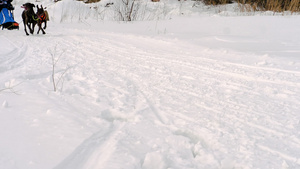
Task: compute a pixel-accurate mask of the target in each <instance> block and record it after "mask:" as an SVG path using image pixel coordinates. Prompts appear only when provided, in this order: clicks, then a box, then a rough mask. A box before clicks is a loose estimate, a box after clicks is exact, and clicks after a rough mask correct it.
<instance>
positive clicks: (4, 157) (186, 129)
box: [0, 1, 300, 169]
mask: <svg viewBox="0 0 300 169" xmlns="http://www.w3.org/2000/svg"><path fill="white" fill-rule="evenodd" d="M47 2H48V1H47ZM15 3H17V5H20V4H21V1H19V2H15ZM48 4H51V3H50V1H49V2H48ZM58 7H59V6H57V7H56V8H58ZM193 10H194V9H193ZM52 11H59V10H54V9H53V8H51V6H50V7H49V13H50V15H52V16H53V17H54V18H52V19H53V20H54V21H50V22H49V24H48V28H47V29H46V32H47V34H46V35H36V34H35V35H33V36H32V35H30V36H26V35H25V33H24V31H23V26H22V25H21V28H20V30H19V31H18V30H14V31H7V30H1V31H0V49H1V53H0V77H1V78H0V169H52V168H54V169H101V168H103V169H120V168H124V169H133V168H136V169H167V168H170V169H171V168H172V169H202V168H203V169H207V168H299V167H300V132H299V131H300V104H299V103H300V57H299V56H300V37H299V35H300V29H299V27H300V17H299V16H297V15H294V16H247V17H245V16H231V17H229V16H226V17H225V16H221V15H217V14H209V15H207V14H206V13H205V14H201V13H200V14H198V13H196V14H189V16H173V17H172V19H170V20H155V21H141V22H132V23H115V22H109V21H105V22H101V21H97V20H96V19H90V20H84V21H82V20H77V21H80V22H79V23H77V22H73V21H70V20H68V22H67V21H66V22H64V21H63V22H61V20H60V19H57V18H55V16H56V15H58V14H57V13H55V14H53V13H52ZM21 12H22V10H21V9H20V8H18V7H17V8H16V10H15V15H16V20H17V21H18V22H20V17H19V15H20V14H21ZM58 16H59V15H58ZM52 59H54V61H55V63H56V64H55V66H54V77H55V82H56V83H57V86H56V87H57V91H56V92H54V91H53V81H52V75H53V60H52Z"/></svg>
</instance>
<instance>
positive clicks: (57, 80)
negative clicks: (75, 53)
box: [48, 45, 68, 92]
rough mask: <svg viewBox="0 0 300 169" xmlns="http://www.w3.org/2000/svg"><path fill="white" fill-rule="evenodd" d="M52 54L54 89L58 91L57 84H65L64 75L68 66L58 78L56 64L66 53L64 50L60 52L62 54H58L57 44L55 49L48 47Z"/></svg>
mask: <svg viewBox="0 0 300 169" xmlns="http://www.w3.org/2000/svg"><path fill="white" fill-rule="evenodd" d="M48 51H49V53H50V55H51V61H52V75H51V77H52V84H53V90H54V91H55V92H56V91H57V86H58V84H59V83H60V82H61V84H62V85H63V76H64V74H65V73H66V72H67V70H68V68H67V69H65V70H64V71H63V72H62V73H61V74H60V75H59V77H58V78H56V65H57V62H58V61H59V59H60V58H61V56H62V55H63V54H64V52H65V51H64V50H63V51H62V52H60V54H57V53H58V52H57V45H55V47H54V49H53V50H50V49H48ZM57 55H58V56H57Z"/></svg>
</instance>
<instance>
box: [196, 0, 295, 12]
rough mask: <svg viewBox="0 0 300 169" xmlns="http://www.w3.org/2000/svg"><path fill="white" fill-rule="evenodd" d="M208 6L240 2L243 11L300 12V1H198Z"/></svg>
mask: <svg viewBox="0 0 300 169" xmlns="http://www.w3.org/2000/svg"><path fill="white" fill-rule="evenodd" d="M197 1H202V2H204V3H205V4H206V5H222V4H229V3H232V2H238V3H239V7H240V9H241V11H246V12H249V11H274V12H284V11H290V12H300V0H197Z"/></svg>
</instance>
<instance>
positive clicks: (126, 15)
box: [114, 0, 140, 21]
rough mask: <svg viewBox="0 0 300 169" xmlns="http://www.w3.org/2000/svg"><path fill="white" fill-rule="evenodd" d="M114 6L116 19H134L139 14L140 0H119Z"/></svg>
mask: <svg viewBox="0 0 300 169" xmlns="http://www.w3.org/2000/svg"><path fill="white" fill-rule="evenodd" d="M114 8H115V12H116V17H117V18H118V20H120V21H134V20H136V19H137V17H138V15H139V10H140V0H119V1H118V2H117V3H116V4H115V5H114Z"/></svg>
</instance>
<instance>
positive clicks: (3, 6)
mask: <svg viewBox="0 0 300 169" xmlns="http://www.w3.org/2000/svg"><path fill="white" fill-rule="evenodd" d="M11 2H12V0H0V27H2V29H4V28H5V29H8V30H12V29H19V24H18V23H17V22H16V21H15V20H14V15H13V10H14V7H13V6H12V4H11Z"/></svg>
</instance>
